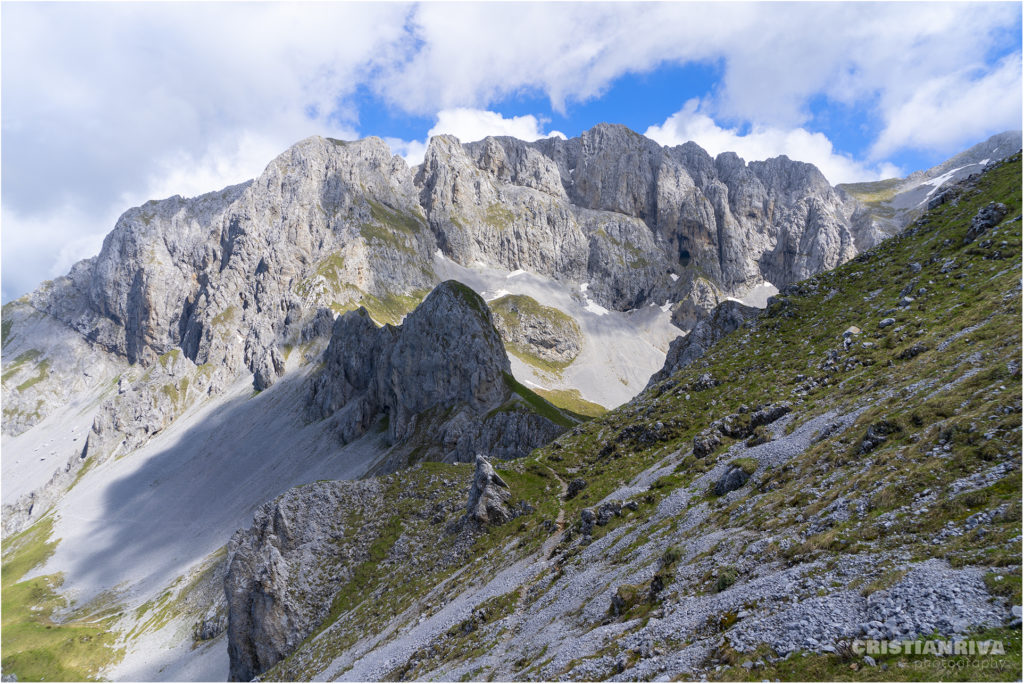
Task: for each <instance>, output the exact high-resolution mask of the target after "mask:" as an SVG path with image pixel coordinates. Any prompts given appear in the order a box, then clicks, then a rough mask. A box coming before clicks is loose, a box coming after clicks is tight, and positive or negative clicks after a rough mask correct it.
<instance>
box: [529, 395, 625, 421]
mask: <svg viewBox="0 0 1024 684" xmlns="http://www.w3.org/2000/svg"><path fill="white" fill-rule="evenodd" d="M534 391H535V392H536V393H537V394H539V395H540V396H542V397H544V398H545V399H547V400H548V401H549V402H551V403H552V404H554V405H555V406H557V407H558V408H561V409H565V410H566V411H571V412H573V413H575V414H577V415H580V416H587V417H588V418H599V417H601V416H603V415H604V414H606V413H608V409H606V408H605V407H604V406H601V405H600V404H596V403H594V402H592V401H587V400H586V399H584V398H583V395H582V394H580V391H579V390H578V389H571V390H548V389H537V390H534Z"/></svg>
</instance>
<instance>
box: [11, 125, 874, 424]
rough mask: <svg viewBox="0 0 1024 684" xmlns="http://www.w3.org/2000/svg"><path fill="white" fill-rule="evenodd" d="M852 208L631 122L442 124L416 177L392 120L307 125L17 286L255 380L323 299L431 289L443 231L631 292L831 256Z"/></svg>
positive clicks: (139, 343) (632, 295)
mask: <svg viewBox="0 0 1024 684" xmlns="http://www.w3.org/2000/svg"><path fill="white" fill-rule="evenodd" d="M854 209H855V205H854V204H852V203H850V202H849V201H845V200H843V199H842V198H841V197H840V195H838V194H837V193H836V192H835V191H834V190H833V189H832V188H830V187H829V186H828V184H827V183H826V182H825V180H824V178H823V177H822V176H821V174H820V173H818V172H817V170H816V169H814V168H813V167H812V166H810V165H807V164H800V163H798V162H791V161H789V160H788V159H785V158H778V159H774V160H770V161H768V162H757V163H751V164H749V165H746V164H744V163H743V162H742V161H741V160H739V159H738V158H737V157H735V155H720V156H719V158H718V159H717V160H713V159H712V158H711V157H710V156H708V155H707V154H706V153H704V152H703V151H702V150H700V148H698V147H697V146H696V145H693V144H688V145H684V146H681V147H678V148H672V149H668V148H662V147H659V146H658V145H657V144H655V143H653V142H652V141H650V140H647V139H645V138H642V137H641V136H638V135H636V134H635V133H632V132H631V131H629V130H628V129H626V128H623V127H621V126H608V125H602V126H598V127H596V128H595V129H593V130H591V131H588V132H587V133H585V134H584V135H583V136H581V137H580V138H578V139H574V140H571V141H560V140H555V139H552V140H547V141H540V142H537V143H529V144H527V143H522V142H520V141H516V140H514V139H507V138H501V139H488V140H486V141H483V142H481V143H474V144H471V145H465V146H462V145H459V144H458V141H456V140H455V139H454V138H450V137H445V136H440V137H437V138H434V139H433V140H432V142H431V144H430V148H429V150H428V152H427V156H426V160H425V161H424V163H423V165H422V166H421V167H419V169H418V171H417V172H416V174H415V177H414V175H413V171H412V170H410V169H408V168H407V167H406V166H405V164H404V163H403V162H402V161H401V159H399V158H397V157H392V156H391V154H390V151H389V150H388V148H387V146H386V145H385V144H384V143H383V142H382V141H380V140H377V139H373V138H370V139H366V140H361V141H357V142H352V143H342V142H337V141H330V140H325V139H322V138H310V139H308V140H305V141H303V142H301V143H299V144H298V145H296V146H294V147H293V148H291V149H290V150H288V151H287V152H285V153H284V154H283V155H281V156H280V157H279V158H277V159H276V160H274V161H273V162H272V163H271V164H270V166H268V167H267V170H266V171H265V172H264V173H263V174H262V175H261V176H260V178H258V179H256V180H255V181H252V182H251V183H247V184H243V185H240V186H235V187H232V188H227V189H225V190H223V191H221V192H219V193H211V194H209V195H204V196H202V197H198V198H194V199H191V200H185V199H182V198H180V197H174V198H171V199H168V200H163V201H159V202H157V201H154V202H149V203H147V204H146V205H144V206H142V207H138V208H136V209H132V210H130V211H128V212H126V213H125V215H124V216H122V217H121V219H120V220H119V221H118V225H117V227H116V228H115V230H114V231H113V232H112V233H111V234H110V236H108V238H107V240H106V241H105V242H104V248H103V250H102V252H101V253H100V255H99V256H98V257H96V258H94V259H91V260H86V261H85V262H82V263H80V264H78V265H76V267H75V268H74V269H72V272H71V273H70V274H69V275H68V276H67V277H64V278H60V279H58V280H57V281H54V282H53V283H51V284H48V285H46V286H44V287H43V288H41V289H40V290H38V291H37V292H35V293H33V294H32V295H31V296H29V298H28V300H26V302H24V304H26V305H27V306H29V307H31V309H34V310H37V311H42V312H44V313H47V314H49V315H51V316H52V317H53V318H54V319H56V320H57V321H60V322H61V323H64V324H66V325H67V326H69V327H70V328H72V329H73V330H75V331H77V332H78V333H80V334H81V335H82V336H84V337H85V338H86V339H87V340H89V341H90V342H92V343H93V344H94V345H95V346H96V347H98V348H100V349H103V350H106V351H108V352H111V353H113V354H115V355H116V356H117V357H118V358H123V359H125V360H126V361H127V362H128V363H136V362H142V363H145V364H152V363H153V362H154V361H155V360H156V358H157V357H159V356H160V355H162V354H164V353H167V352H169V351H171V350H172V349H181V350H182V352H183V353H184V354H185V356H186V357H187V358H188V359H190V360H191V361H193V362H194V363H196V364H197V365H203V364H207V363H209V364H213V365H215V366H218V367H224V368H227V369H229V370H230V371H231V372H241V371H243V370H247V371H248V372H251V373H253V375H254V382H255V385H256V387H257V389H262V388H264V387H266V386H268V385H269V384H270V383H272V382H273V381H274V379H275V378H276V377H277V376H278V375H279V374H280V372H281V367H282V364H281V358H280V356H281V353H280V346H281V345H282V344H283V343H286V342H287V341H288V340H290V339H292V338H294V336H295V333H296V327H297V326H299V325H301V323H302V322H303V321H304V319H305V318H307V317H308V316H309V315H310V314H311V312H312V311H315V310H316V308H317V307H318V306H332V307H334V308H335V309H336V310H339V311H340V310H344V309H346V308H354V306H355V305H357V304H358V303H360V302H363V303H367V302H369V301H371V300H372V299H376V301H377V302H378V303H380V302H381V301H386V300H388V298H396V297H398V298H401V297H403V296H405V297H408V296H413V297H416V296H417V293H419V295H418V296H422V293H423V291H424V290H427V289H429V288H430V287H432V286H433V285H434V284H436V282H437V281H436V276H434V274H433V269H432V262H433V258H434V252H435V250H437V249H441V251H442V252H443V253H444V255H445V256H447V257H450V258H451V259H453V260H454V261H456V262H457V263H460V264H464V265H470V264H473V263H476V262H478V261H481V262H483V263H486V264H491V265H496V266H501V267H504V268H506V269H508V270H515V269H524V270H529V271H532V272H535V273H538V274H542V275H547V276H551V277H553V278H556V279H558V280H561V281H567V282H570V283H588V284H590V286H591V287H590V289H589V290H588V296H589V297H590V298H591V299H592V300H593V301H595V302H596V303H598V304H600V305H602V306H604V307H607V308H611V309H614V310H620V311H623V310H627V309H633V308H638V307H641V306H644V305H646V304H647V303H648V302H655V303H657V304H659V305H661V304H662V303H664V302H665V301H666V300H668V301H672V302H675V301H681V300H683V299H685V298H686V297H687V296H689V291H688V290H684V289H682V288H683V285H689V284H690V283H691V282H692V277H684V278H681V279H680V278H679V275H680V274H685V272H686V271H687V269H691V270H695V272H699V273H701V274H703V277H704V278H706V279H708V280H709V281H710V282H711V283H713V284H714V286H715V287H717V288H718V289H720V290H721V291H722V292H724V293H727V294H728V293H733V292H737V291H741V290H744V289H746V288H748V287H751V286H753V285H756V284H758V283H760V282H761V281H763V280H768V281H770V282H773V283H776V284H780V285H781V284H785V283H787V282H791V281H793V280H795V279H799V278H803V277H806V276H808V275H810V274H812V273H815V272H818V271H820V270H822V269H824V268H830V267H832V266H835V265H836V264H838V263H841V262H842V261H844V260H846V259H848V258H850V257H851V256H852V255H853V254H854V253H856V250H857V249H858V248H859V247H864V246H866V245H867V243H866V242H865V240H866V239H867V238H865V237H864V236H862V235H860V233H859V232H858V227H857V226H855V225H852V224H851V222H850V217H851V216H852V214H853V212H854ZM677 283H682V285H678V284H677ZM16 308H17V307H15V308H14V309H12V310H11V312H10V316H8V318H9V319H10V320H11V323H12V325H13V326H14V327H13V328H12V332H13V333H15V334H17V332H18V328H19V327H21V326H20V324H19V320H20V319H19V318H18V316H17V315H16V314H15V311H16ZM409 308H411V306H408V304H406V306H405V310H406V311H407V310H408V309H409ZM400 313H404V311H401V312H400ZM42 351H45V350H42ZM42 384H44V385H45V384H47V383H46V382H45V381H44V382H43V383H42ZM40 394H41V390H37V392H36V393H35V394H32V395H31V396H25V397H21V396H20V393H19V391H18V390H14V391H12V392H11V395H12V396H11V400H12V404H15V405H19V406H20V405H21V404H28V403H31V402H32V401H33V400H34V399H35V398H36V396H37V395H40ZM51 408H52V405H51V402H49V401H46V400H44V402H43V405H42V406H41V409H42V410H41V411H40V415H45V414H46V413H47V412H48V410H49V409H51ZM25 423H26V421H25V419H22V421H21V422H19V423H17V426H16V427H15V425H14V424H12V426H11V428H5V429H19V428H23V427H24V426H25ZM5 425H6V422H5Z"/></svg>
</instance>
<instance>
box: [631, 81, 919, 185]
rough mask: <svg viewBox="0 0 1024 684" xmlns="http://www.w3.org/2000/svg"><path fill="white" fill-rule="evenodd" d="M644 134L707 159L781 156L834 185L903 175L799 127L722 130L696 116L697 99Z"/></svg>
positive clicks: (709, 120)
mask: <svg viewBox="0 0 1024 684" xmlns="http://www.w3.org/2000/svg"><path fill="white" fill-rule="evenodd" d="M644 135H646V136H647V137H648V138H651V139H653V140H656V141H657V142H659V143H661V144H662V145H669V146H674V145H681V144H683V143H685V142H689V141H691V140H692V141H693V142H695V143H697V144H698V145H700V146H701V147H703V148H704V149H705V150H707V151H708V153H709V154H711V155H712V156H714V155H717V154H720V153H722V152H735V153H736V154H738V155H739V156H741V157H743V159H744V160H746V161H755V160H756V161H760V160H763V159H768V158H770V157H777V156H779V155H786V156H787V157H789V158H790V159H793V160H796V161H802V162H808V163H811V164H814V165H815V166H817V167H818V169H819V170H820V171H821V172H822V173H823V174H824V175H825V178H827V179H828V181H829V183H832V184H833V185H835V184H837V183H852V182H857V181H870V180H880V179H883V178H893V177H895V176H900V175H902V173H901V171H900V169H898V168H896V167H895V166H893V165H892V164H885V163H883V164H876V165H868V164H865V163H863V162H858V161H856V160H854V159H853V158H852V157H850V156H849V155H846V154H842V153H839V152H837V151H836V150H835V148H834V147H833V145H832V142H831V141H830V140H829V139H828V137H826V136H825V135H824V134H822V133H816V132H814V133H812V132H811V131H807V130H805V129H803V128H780V127H775V126H755V127H753V128H752V129H751V130H750V131H749V132H747V133H741V132H740V131H739V129H736V128H723V127H721V126H719V125H718V124H717V123H715V121H714V119H712V118H711V117H710V116H708V115H707V114H704V113H702V112H701V111H700V103H699V101H698V100H697V99H696V98H694V99H691V100H689V101H688V102H687V103H686V104H685V105H684V106H683V108H682V109H681V110H679V111H678V112H676V113H675V114H673V115H672V116H670V117H669V118H668V119H667V120H666V121H665V122H664V123H663V124H660V125H655V126H651V127H650V128H648V129H647V131H646V132H645V133H644Z"/></svg>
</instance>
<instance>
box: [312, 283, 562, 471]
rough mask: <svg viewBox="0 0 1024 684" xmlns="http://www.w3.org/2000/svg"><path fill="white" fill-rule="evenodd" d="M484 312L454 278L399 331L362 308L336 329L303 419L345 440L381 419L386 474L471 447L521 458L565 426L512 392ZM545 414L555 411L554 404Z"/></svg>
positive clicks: (467, 454)
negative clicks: (329, 426) (323, 422)
mask: <svg viewBox="0 0 1024 684" xmlns="http://www.w3.org/2000/svg"><path fill="white" fill-rule="evenodd" d="M516 389H517V385H516V384H515V382H514V380H512V375H511V367H510V365H509V361H508V357H507V356H506V355H505V349H504V347H503V346H502V343H501V338H500V337H499V336H498V332H497V330H495V328H494V323H493V319H492V316H491V312H490V310H489V309H488V308H487V305H486V304H485V303H484V301H483V299H481V298H480V296H479V295H477V294H476V293H475V292H473V291H472V290H470V289H469V288H468V287H466V286H465V285H462V284H461V283H458V282H455V281H446V282H443V283H441V284H440V285H438V286H437V287H436V288H435V289H434V290H433V292H431V293H430V295H428V296H427V298H426V299H425V300H424V301H423V303H422V304H420V305H419V306H418V307H417V308H416V310H415V311H413V312H412V313H410V314H409V315H408V316H407V317H406V318H405V322H404V323H403V324H402V325H401V326H398V327H394V326H390V325H389V326H385V327H383V328H377V327H376V325H375V324H374V323H373V322H372V321H371V320H370V317H369V314H368V313H367V311H366V310H365V309H362V308H360V309H358V310H356V311H350V312H348V313H346V314H344V315H342V316H339V317H338V318H337V319H336V320H335V323H334V330H333V332H332V335H331V342H330V344H329V345H328V347H327V350H326V352H325V353H324V369H323V371H322V372H321V373H320V374H319V375H318V376H316V377H315V378H314V379H313V380H312V383H311V388H310V394H309V406H308V412H309V415H310V417H311V418H314V419H325V418H330V419H331V420H332V421H333V422H334V424H335V426H336V431H337V433H338V435H339V436H340V437H341V439H342V440H344V441H350V440H353V439H356V438H357V437H359V436H361V435H363V434H364V433H366V432H367V431H368V430H369V429H370V428H371V427H372V426H373V425H374V424H376V423H377V422H378V421H381V420H386V424H387V441H388V442H389V443H390V444H391V445H393V446H394V448H393V450H392V455H391V458H390V460H389V462H388V465H385V466H384V468H385V469H390V468H393V467H394V466H395V465H397V464H400V463H404V462H408V460H409V459H410V458H416V459H421V458H430V459H432V460H444V461H464V462H468V461H470V460H472V458H473V457H474V456H475V455H476V453H477V452H479V451H486V452H487V453H490V454H493V455H495V456H497V457H500V458H514V457H517V456H523V455H525V454H527V453H529V451H531V450H532V449H533V448H535V447H537V446H540V445H542V444H545V443H547V442H548V441H550V440H551V439H554V438H555V437H556V436H557V435H559V434H561V432H562V431H563V430H564V429H565V424H566V423H565V421H564V420H561V415H560V414H558V413H557V411H555V413H554V414H553V415H554V416H555V417H556V418H557V419H558V422H555V421H553V420H552V419H550V418H547V417H544V416H542V415H538V413H536V412H535V411H534V410H533V408H531V406H530V404H529V401H530V399H534V401H536V399H535V398H533V397H530V398H527V399H526V400H525V401H524V399H523V398H522V397H521V396H520V395H517V394H516ZM546 408H550V409H551V411H554V409H553V407H546Z"/></svg>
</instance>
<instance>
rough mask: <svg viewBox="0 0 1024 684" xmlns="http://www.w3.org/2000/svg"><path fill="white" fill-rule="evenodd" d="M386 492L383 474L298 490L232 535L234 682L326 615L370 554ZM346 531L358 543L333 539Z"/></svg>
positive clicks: (228, 589)
mask: <svg viewBox="0 0 1024 684" xmlns="http://www.w3.org/2000/svg"><path fill="white" fill-rule="evenodd" d="M383 490H384V488H383V487H382V486H381V484H380V481H379V480H376V479H371V480H360V481H356V482H330V483H327V482H317V483H313V484H310V485H307V486H306V487H300V488H296V489H292V490H289V491H288V492H287V493H285V494H284V495H282V496H280V497H278V498H277V499H276V500H274V501H272V502H270V503H266V504H264V505H263V506H261V507H260V508H259V509H258V510H257V511H256V514H255V516H254V520H253V525H252V527H251V528H250V529H248V530H239V531H238V532H237V533H235V535H234V536H233V537H232V538H231V542H230V543H229V544H228V574H227V577H226V578H225V582H224V587H225V593H226V595H227V602H228V657H229V659H230V664H231V665H230V668H231V670H230V677H231V680H232V681H243V682H247V681H250V680H251V679H252V678H253V677H255V676H256V675H258V674H260V673H261V672H263V671H264V670H266V669H267V668H268V667H270V666H271V665H273V664H274V663H276V662H277V661H279V660H281V659H282V658H283V657H285V656H286V655H287V654H288V653H290V652H291V651H292V650H294V649H295V647H296V646H298V645H299V643H300V642H301V641H302V639H304V638H305V637H306V636H308V634H309V632H310V630H311V629H312V628H313V627H314V626H315V625H316V624H317V623H318V622H319V621H320V620H323V618H324V617H325V616H326V615H327V613H328V611H329V609H330V602H331V599H332V597H333V596H334V593H336V592H337V589H338V587H339V586H341V585H342V584H344V583H345V582H346V581H348V580H349V579H350V578H351V577H352V574H353V570H354V569H355V568H356V567H357V566H358V564H359V563H360V562H362V561H363V560H364V559H365V558H366V557H368V555H369V545H370V543H371V542H372V541H373V540H374V538H375V533H378V532H379V530H380V527H381V523H382V522H383V520H382V516H381V515H380V514H379V511H378V509H379V508H380V506H379V505H380V503H381V495H382V493H383ZM385 520H386V518H385ZM346 533H347V535H348V537H349V539H351V540H352V543H350V544H348V545H346V546H345V547H343V548H337V547H336V546H335V545H334V543H333V542H332V538H333V537H339V538H340V537H341V535H342V534H346Z"/></svg>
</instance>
